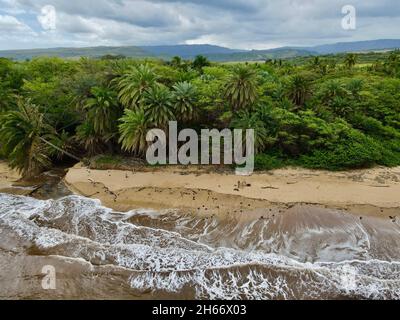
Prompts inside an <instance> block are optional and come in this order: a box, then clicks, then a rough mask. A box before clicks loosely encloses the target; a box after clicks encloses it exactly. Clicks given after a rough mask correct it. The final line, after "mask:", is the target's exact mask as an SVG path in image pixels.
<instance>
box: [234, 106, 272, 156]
mask: <svg viewBox="0 0 400 320" xmlns="http://www.w3.org/2000/svg"><path fill="white" fill-rule="evenodd" d="M231 126H232V127H233V128H235V129H243V130H246V129H253V130H254V151H255V152H256V153H259V152H262V151H264V150H265V148H266V147H267V146H268V145H270V144H273V143H274V142H275V140H274V139H273V138H272V137H270V136H269V134H268V130H267V128H266V127H265V124H264V122H263V121H262V120H260V117H259V115H258V114H257V113H250V112H248V111H247V110H245V111H240V112H239V113H238V114H237V117H235V118H234V119H233V120H232V123H231Z"/></svg>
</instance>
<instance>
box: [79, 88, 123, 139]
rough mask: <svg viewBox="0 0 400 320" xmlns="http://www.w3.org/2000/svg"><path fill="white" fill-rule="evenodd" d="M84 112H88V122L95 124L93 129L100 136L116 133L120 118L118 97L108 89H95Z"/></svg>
mask: <svg viewBox="0 0 400 320" xmlns="http://www.w3.org/2000/svg"><path fill="white" fill-rule="evenodd" d="M91 93H92V97H91V98H89V99H88V100H87V101H86V103H85V105H84V110H86V111H87V120H88V121H90V122H92V123H93V129H94V131H95V133H96V134H98V135H110V134H112V133H114V132H115V124H116V122H117V120H118V118H119V117H120V108H119V106H118V102H117V98H116V95H115V93H114V92H113V91H111V90H110V89H106V88H99V87H94V88H92V90H91Z"/></svg>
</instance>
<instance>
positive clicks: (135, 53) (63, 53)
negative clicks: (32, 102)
mask: <svg viewBox="0 0 400 320" xmlns="http://www.w3.org/2000/svg"><path fill="white" fill-rule="evenodd" d="M105 55H112V56H118V55H123V56H126V57H135V58H141V57H143V58H144V57H150V56H152V54H150V53H149V52H146V51H144V50H143V49H141V48H140V47H133V46H132V47H88V48H53V49H30V50H7V51H0V57H3V58H9V59H15V60H26V59H32V58H34V57H42V56H50V57H60V58H80V57H89V58H97V57H102V56H105Z"/></svg>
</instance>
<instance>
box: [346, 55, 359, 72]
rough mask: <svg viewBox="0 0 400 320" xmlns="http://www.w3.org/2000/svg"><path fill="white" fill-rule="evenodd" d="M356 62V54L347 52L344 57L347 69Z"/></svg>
mask: <svg viewBox="0 0 400 320" xmlns="http://www.w3.org/2000/svg"><path fill="white" fill-rule="evenodd" d="M356 63H357V56H356V55H355V54H354V53H349V54H347V55H346V57H345V58H344V64H345V65H346V66H347V68H348V69H352V68H353V67H354V66H355V65H356Z"/></svg>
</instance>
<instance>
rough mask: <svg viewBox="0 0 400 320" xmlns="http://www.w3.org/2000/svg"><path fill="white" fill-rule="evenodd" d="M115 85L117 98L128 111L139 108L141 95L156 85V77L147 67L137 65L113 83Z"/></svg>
mask: <svg viewBox="0 0 400 320" xmlns="http://www.w3.org/2000/svg"><path fill="white" fill-rule="evenodd" d="M113 82H114V83H116V88H117V90H118V98H119V100H120V102H121V104H122V105H123V106H124V107H125V108H128V109H136V108H138V107H140V104H141V102H142V98H143V95H144V94H145V93H146V92H147V91H148V90H149V89H150V88H151V87H153V86H154V85H155V84H156V83H157V75H156V74H155V72H154V70H153V69H152V68H150V67H149V66H148V65H139V66H137V67H133V68H131V70H130V71H129V72H128V73H126V74H124V75H123V76H121V77H120V78H117V79H115V80H114V81H113Z"/></svg>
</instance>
